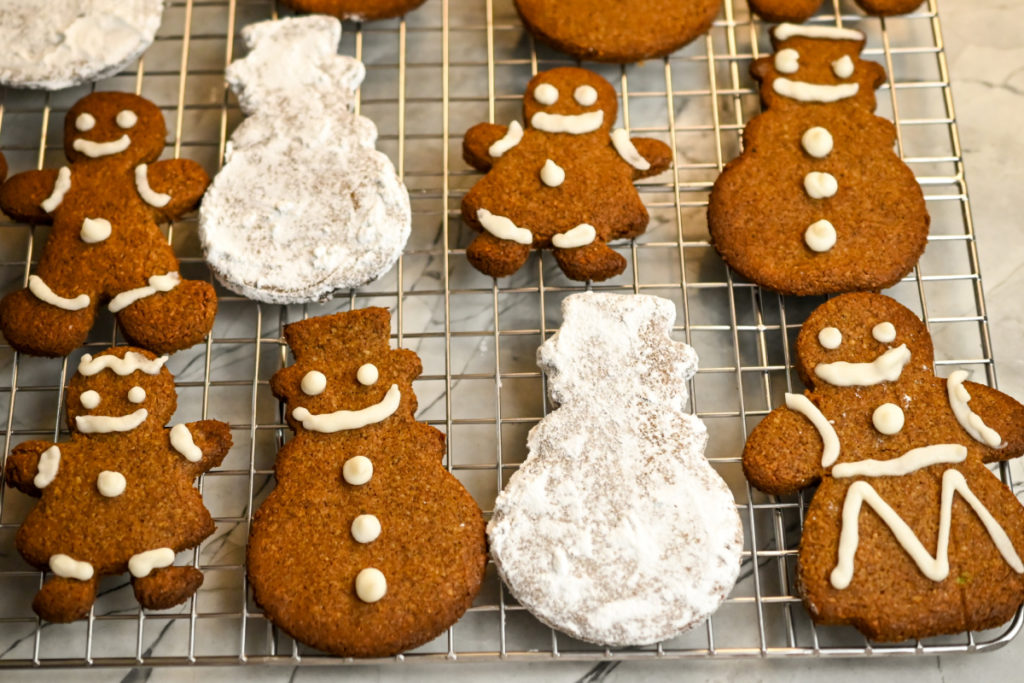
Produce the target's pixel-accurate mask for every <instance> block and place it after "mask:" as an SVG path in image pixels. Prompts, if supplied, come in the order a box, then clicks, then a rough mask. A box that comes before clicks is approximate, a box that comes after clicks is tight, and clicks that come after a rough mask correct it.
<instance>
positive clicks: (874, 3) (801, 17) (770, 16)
mask: <svg viewBox="0 0 1024 683" xmlns="http://www.w3.org/2000/svg"><path fill="white" fill-rule="evenodd" d="M821 1H822V0H749V2H750V9H752V10H753V11H754V12H756V13H757V14H758V15H760V16H761V18H763V19H765V20H766V21H806V20H807V19H809V18H810V17H811V15H813V14H814V13H815V12H816V11H817V10H818V7H820V6H821ZM857 4H858V5H860V7H861V9H863V10H864V11H865V12H867V13H868V14H873V15H875V16H881V17H887V16H891V15H893V14H906V13H907V12H910V11H913V10H914V8H916V7H917V6H918V5H920V4H921V0H857Z"/></svg>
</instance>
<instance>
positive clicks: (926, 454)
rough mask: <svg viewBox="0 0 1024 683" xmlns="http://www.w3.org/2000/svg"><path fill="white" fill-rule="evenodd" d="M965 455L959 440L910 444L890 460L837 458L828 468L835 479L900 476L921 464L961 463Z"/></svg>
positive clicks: (913, 470) (929, 465)
mask: <svg viewBox="0 0 1024 683" xmlns="http://www.w3.org/2000/svg"><path fill="white" fill-rule="evenodd" d="M966 459H967V448H966V447H964V446H961V445H960V444H952V443H940V444H935V445H932V446H922V447H921V448H912V449H910V450H909V451H907V452H906V453H904V454H903V455H901V456H900V457H898V458H893V459H892V460H858V461H857V462H841V463H839V464H838V465H836V466H835V467H833V468H832V476H833V477H835V478H836V479H846V478H849V477H902V476H904V475H907V474H910V473H911V472H916V471H918V470H920V469H924V468H925V467H931V466H932V465H941V464H955V463H961V462H963V461H964V460H966Z"/></svg>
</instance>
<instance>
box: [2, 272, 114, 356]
mask: <svg viewBox="0 0 1024 683" xmlns="http://www.w3.org/2000/svg"><path fill="white" fill-rule="evenodd" d="M40 282H41V281H40ZM43 286H45V287H46V289H47V290H49V285H46V284H44V285H43ZM36 287H37V290H39V285H36ZM39 291H43V290H39ZM49 291H50V292H52V290H49ZM85 296H89V303H88V304H87V305H86V306H85V307H84V308H79V309H78V310H70V307H71V306H74V305H77V303H76V304H71V303H68V302H71V301H74V299H63V298H61V297H57V298H55V299H53V300H54V301H57V302H58V303H60V304H61V305H54V304H52V303H47V302H46V301H43V300H42V299H40V298H39V296H37V295H36V294H35V293H34V292H33V290H31V289H23V290H21V291H18V292H12V293H11V294H8V295H7V296H5V297H4V298H3V300H2V301H0V330H2V331H3V334H4V338H6V339H7V343H9V344H10V345H11V346H13V347H14V348H15V349H17V350H18V351H22V352H24V353H29V354H32V355H34V356H66V355H68V354H69V353H71V352H72V351H74V350H75V349H77V348H78V347H80V346H81V345H82V344H84V343H85V339H86V337H88V336H89V330H91V329H92V323H93V320H94V319H95V318H96V297H95V296H92V295H91V293H86V294H85ZM62 306H63V307H62Z"/></svg>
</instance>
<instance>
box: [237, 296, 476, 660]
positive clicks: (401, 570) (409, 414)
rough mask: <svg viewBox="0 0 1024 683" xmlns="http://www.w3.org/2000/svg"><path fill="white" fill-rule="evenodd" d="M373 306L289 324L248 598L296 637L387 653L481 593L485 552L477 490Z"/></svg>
mask: <svg viewBox="0 0 1024 683" xmlns="http://www.w3.org/2000/svg"><path fill="white" fill-rule="evenodd" d="M390 320H391V317H390V315H389V314H388V312H387V310H385V309H382V308H368V309H363V310H359V311H352V312H350V313H338V314H335V315H328V316H322V317H319V318H311V319H309V320H304V321H302V322H297V323H293V324H291V325H288V326H287V327H285V339H286V340H287V341H288V345H289V346H290V347H291V349H292V351H293V352H294V353H295V363H294V364H293V365H291V366H289V367H287V368H285V369H283V370H280V371H279V372H277V373H276V374H275V375H274V377H273V379H272V381H271V386H272V388H273V390H274V394H275V395H277V396H278V397H280V398H282V399H283V400H285V401H286V402H287V405H286V408H285V415H286V418H287V420H288V424H289V425H290V426H291V427H292V429H294V430H295V438H294V439H292V440H291V441H289V442H288V443H287V444H285V446H284V448H282V449H281V451H280V452H279V453H278V454H277V463H276V465H275V468H274V472H275V475H276V477H277V488H275V489H274V491H273V492H272V493H271V494H270V496H269V497H268V498H267V500H266V502H264V503H263V505H262V506H261V507H260V509H259V510H257V511H256V515H255V516H254V517H253V523H252V531H251V534H250V537H249V547H248V552H247V565H248V573H249V581H250V583H251V585H252V589H253V597H254V599H255V600H256V602H257V603H258V604H259V605H261V606H262V607H263V609H264V610H266V613H267V617H268V618H269V619H270V620H271V621H272V622H273V623H274V624H275V625H277V626H278V627H280V628H282V629H284V630H285V631H287V632H288V633H289V634H291V635H292V636H293V637H295V638H296V639H297V640H300V641H302V642H304V643H308V644H310V645H312V646H314V647H317V648H320V649H321V650H325V651H327V652H331V653H333V654H337V655H343V656H348V657H384V656H388V655H394V654H397V653H399V652H402V651H404V650H408V649H411V648H414V647H417V646H418V645H421V644H423V643H425V642H427V641H429V640H431V639H432V638H434V637H436V636H437V635H439V634H440V633H441V632H443V631H444V630H445V629H446V628H448V627H449V626H450V625H452V624H453V623H455V621H456V620H458V618H459V617H460V616H462V613H463V612H465V611H466V609H467V608H468V607H469V606H470V605H471V604H472V602H473V598H474V597H475V596H476V594H477V592H478V591H479V590H480V582H481V581H482V580H483V574H484V568H485V566H486V563H487V550H486V544H485V540H484V521H483V517H482V515H481V513H480V508H479V507H477V504H476V503H475V502H474V501H473V498H472V497H471V496H470V495H469V493H468V492H467V491H466V490H465V489H464V488H463V487H462V484H460V483H459V481H458V480H457V479H456V478H455V477H453V476H452V475H451V474H450V473H449V472H448V470H446V469H445V468H444V466H443V465H442V462H441V461H442V458H443V457H444V452H445V443H444V435H443V434H442V433H441V432H439V431H438V430H436V429H434V428H433V427H430V426H428V425H426V424H424V423H422V422H417V421H416V419H415V417H414V414H415V412H416V395H415V394H414V393H413V391H412V381H413V380H414V379H415V378H416V377H417V376H418V375H419V374H420V372H422V366H421V364H420V359H419V357H418V356H417V355H416V354H415V353H413V352H412V351H407V350H405V349H395V350H392V349H391V348H390V345H389V343H388V340H389V337H390V332H391V323H390Z"/></svg>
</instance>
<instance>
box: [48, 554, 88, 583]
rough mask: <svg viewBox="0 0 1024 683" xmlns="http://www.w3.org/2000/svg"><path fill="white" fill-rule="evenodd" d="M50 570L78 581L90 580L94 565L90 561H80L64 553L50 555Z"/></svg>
mask: <svg viewBox="0 0 1024 683" xmlns="http://www.w3.org/2000/svg"><path fill="white" fill-rule="evenodd" d="M49 564H50V571H51V572H53V573H54V574H56V575H57V576H59V577H61V578H63V579H75V580H77V581H88V580H89V579H91V578H92V575H93V573H94V571H93V568H92V565H91V564H89V563H88V562H80V561H79V560H76V559H74V558H72V557H71V556H70V555H65V554H64V553H57V554H56V555H50V562H49Z"/></svg>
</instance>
